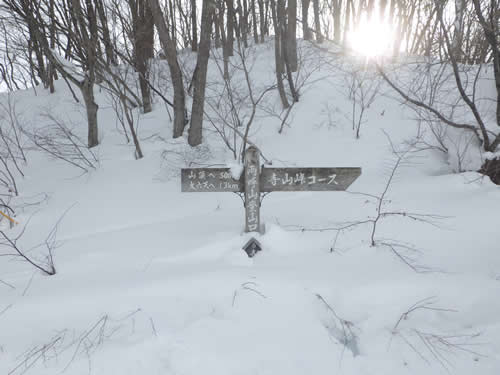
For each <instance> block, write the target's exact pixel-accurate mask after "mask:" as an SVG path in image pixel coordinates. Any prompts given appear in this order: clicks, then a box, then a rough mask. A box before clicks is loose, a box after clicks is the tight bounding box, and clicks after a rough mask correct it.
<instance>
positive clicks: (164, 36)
mask: <svg viewBox="0 0 500 375" xmlns="http://www.w3.org/2000/svg"><path fill="white" fill-rule="evenodd" d="M149 6H150V7H151V11H152V12H153V19H154V23H155V26H156V29H157V30H158V36H159V38H160V43H161V45H162V48H163V50H164V51H165V55H166V57H167V63H168V66H169V68H170V76H171V77H172V85H173V86H174V132H173V133H174V134H173V136H174V138H177V137H180V136H182V134H183V133H184V127H185V126H186V117H185V113H186V99H185V94H184V83H183V81H182V71H181V69H180V67H179V62H178V61H177V49H176V47H175V43H174V42H173V41H172V39H171V38H170V34H169V32H168V28H167V25H166V23H165V18H164V17H163V12H162V11H161V9H160V4H159V3H158V0H149Z"/></svg>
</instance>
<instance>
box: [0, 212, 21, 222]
mask: <svg viewBox="0 0 500 375" xmlns="http://www.w3.org/2000/svg"><path fill="white" fill-rule="evenodd" d="M0 215H2V216H3V217H5V218H6V219H8V220H9V221H10V222H11V223H14V224H19V223H18V222H17V221H15V220H14V219H13V218H11V217H10V216H9V215H6V214H4V213H3V212H2V211H0Z"/></svg>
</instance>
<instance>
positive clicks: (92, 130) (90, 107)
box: [80, 77, 99, 148]
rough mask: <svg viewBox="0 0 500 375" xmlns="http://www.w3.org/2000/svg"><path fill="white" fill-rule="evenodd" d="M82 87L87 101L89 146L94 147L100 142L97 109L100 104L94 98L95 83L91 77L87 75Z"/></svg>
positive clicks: (84, 98)
mask: <svg viewBox="0 0 500 375" xmlns="http://www.w3.org/2000/svg"><path fill="white" fill-rule="evenodd" d="M80 89H81V92H82V96H83V100H84V102H85V108H86V110H87V122H88V146H89V148H92V147H95V146H97V145H98V144H99V136H98V130H97V110H98V109H99V106H98V105H97V104H96V102H95V98H94V83H93V82H92V81H91V79H90V78H89V77H86V78H85V81H84V82H83V85H82V87H81V88H80Z"/></svg>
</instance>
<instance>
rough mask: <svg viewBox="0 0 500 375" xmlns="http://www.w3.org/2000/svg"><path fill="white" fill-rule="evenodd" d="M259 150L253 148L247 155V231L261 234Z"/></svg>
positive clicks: (250, 148)
mask: <svg viewBox="0 0 500 375" xmlns="http://www.w3.org/2000/svg"><path fill="white" fill-rule="evenodd" d="M259 185H260V166H259V150H257V148H255V147H253V146H251V147H249V148H248V149H247V152H246V153H245V231H246V232H260V186H259Z"/></svg>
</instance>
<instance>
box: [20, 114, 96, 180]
mask: <svg viewBox="0 0 500 375" xmlns="http://www.w3.org/2000/svg"><path fill="white" fill-rule="evenodd" d="M41 117H42V118H43V119H44V120H45V122H46V125H44V126H42V127H39V128H35V129H33V130H28V129H26V128H25V129H24V130H23V133H24V134H25V135H26V136H27V137H28V139H29V140H30V141H31V142H32V143H33V145H34V146H35V147H36V148H37V149H38V150H41V151H43V152H44V153H46V154H48V155H49V156H50V157H52V158H54V159H56V160H61V161H63V162H65V163H67V164H70V165H72V166H74V167H76V168H78V169H80V170H82V171H83V172H84V173H86V172H89V171H90V170H92V169H96V168H97V165H98V163H99V160H98V157H97V154H96V153H95V151H93V150H92V149H91V148H89V147H88V146H87V144H86V142H85V141H84V140H83V139H82V138H81V137H80V136H79V135H78V134H77V133H76V132H75V130H74V129H76V128H77V126H76V125H75V124H73V123H72V122H71V121H70V120H66V121H65V120H62V119H61V118H58V117H56V116H54V115H53V114H51V113H50V112H46V113H44V114H43V115H42V116H41Z"/></svg>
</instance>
